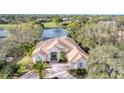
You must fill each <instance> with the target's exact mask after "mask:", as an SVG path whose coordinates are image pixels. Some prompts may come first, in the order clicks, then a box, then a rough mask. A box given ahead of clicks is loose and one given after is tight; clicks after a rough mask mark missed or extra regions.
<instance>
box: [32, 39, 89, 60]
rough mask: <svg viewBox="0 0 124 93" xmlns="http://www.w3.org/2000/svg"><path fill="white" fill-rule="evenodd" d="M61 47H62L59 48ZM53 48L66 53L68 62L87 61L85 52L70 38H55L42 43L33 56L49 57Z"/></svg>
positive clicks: (38, 45)
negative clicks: (39, 54) (38, 54)
mask: <svg viewBox="0 0 124 93" xmlns="http://www.w3.org/2000/svg"><path fill="white" fill-rule="evenodd" d="M60 45H61V47H59V46H60ZM52 47H57V48H58V49H61V50H63V52H65V53H66V56H67V59H68V62H72V61H76V60H78V59H80V58H85V59H87V58H88V56H87V54H86V53H85V51H84V50H82V49H81V48H80V47H79V45H78V44H77V43H76V42H75V41H74V40H73V39H72V38H69V37H66V38H63V37H61V38H54V39H49V40H45V41H41V42H39V43H38V44H37V46H36V49H35V50H34V51H33V53H32V55H35V54H37V53H41V54H43V55H47V54H48V52H49V49H50V48H52Z"/></svg>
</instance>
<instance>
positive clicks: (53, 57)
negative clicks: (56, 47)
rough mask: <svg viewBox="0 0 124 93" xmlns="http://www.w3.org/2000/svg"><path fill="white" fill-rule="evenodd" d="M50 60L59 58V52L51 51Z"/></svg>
mask: <svg viewBox="0 0 124 93" xmlns="http://www.w3.org/2000/svg"><path fill="white" fill-rule="evenodd" d="M50 55H51V57H50V60H56V61H57V60H58V53H57V52H51V54H50Z"/></svg>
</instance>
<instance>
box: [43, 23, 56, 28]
mask: <svg viewBox="0 0 124 93" xmlns="http://www.w3.org/2000/svg"><path fill="white" fill-rule="evenodd" d="M43 24H44V26H45V28H51V27H56V24H55V23H54V22H45V23H43Z"/></svg>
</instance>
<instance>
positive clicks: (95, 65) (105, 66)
mask: <svg viewBox="0 0 124 93" xmlns="http://www.w3.org/2000/svg"><path fill="white" fill-rule="evenodd" d="M123 60H124V51H119V49H118V48H116V47H114V46H113V45H103V46H97V47H96V48H95V49H92V50H90V54H89V60H88V67H87V69H88V77H89V78H97V79H98V78H123V77H124V61H123Z"/></svg>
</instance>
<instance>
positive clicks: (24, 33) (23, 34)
mask: <svg viewBox="0 0 124 93" xmlns="http://www.w3.org/2000/svg"><path fill="white" fill-rule="evenodd" d="M41 30H42V29H41V28H34V25H32V24H30V23H28V24H20V25H17V26H16V27H14V28H8V36H7V37H6V38H4V39H3V41H2V46H1V49H0V59H2V58H5V57H9V56H10V57H14V59H18V58H19V57H22V56H23V55H24V54H25V55H27V54H31V52H32V51H33V49H34V46H35V44H36V42H37V41H39V40H40V39H41V33H42V31H41Z"/></svg>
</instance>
